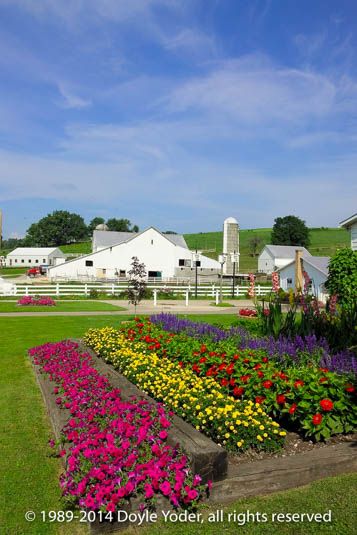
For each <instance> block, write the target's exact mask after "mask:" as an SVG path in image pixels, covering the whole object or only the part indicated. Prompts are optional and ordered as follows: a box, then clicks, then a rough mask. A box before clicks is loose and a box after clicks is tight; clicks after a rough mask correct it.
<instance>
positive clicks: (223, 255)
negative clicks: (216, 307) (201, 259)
mask: <svg viewBox="0 0 357 535" xmlns="http://www.w3.org/2000/svg"><path fill="white" fill-rule="evenodd" d="M226 258H227V257H226V255H225V254H220V255H219V257H218V262H219V263H220V264H221V280H220V281H219V303H220V304H221V303H222V284H223V265H224V264H225V263H226Z"/></svg>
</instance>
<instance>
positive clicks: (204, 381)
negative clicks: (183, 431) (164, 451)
mask: <svg viewBox="0 0 357 535" xmlns="http://www.w3.org/2000/svg"><path fill="white" fill-rule="evenodd" d="M140 325H144V324H141V323H139V322H134V323H133V324H132V323H130V324H128V327H125V328H124V329H125V332H124V331H123V332H120V331H118V330H115V329H113V328H109V327H107V328H103V329H91V330H89V331H88V332H87V333H86V335H85V337H84V341H85V343H86V344H87V345H89V346H90V347H91V348H93V349H94V351H96V352H97V353H98V354H99V355H101V356H102V357H103V358H104V359H105V360H106V361H107V362H110V363H111V364H113V365H114V366H115V367H116V368H117V369H119V370H120V372H121V373H123V375H125V376H126V377H127V378H128V379H129V380H130V381H132V382H133V383H134V384H136V385H137V386H138V387H139V388H141V389H142V390H143V391H144V392H146V393H148V394H150V395H152V396H153V397H155V399H157V400H159V401H163V402H164V403H165V405H166V406H167V407H169V408H170V409H172V410H174V412H175V413H176V414H177V415H179V416H181V417H182V418H184V419H185V420H186V421H188V422H190V423H192V424H193V425H194V426H195V427H196V429H199V430H200V431H202V432H204V433H205V434H206V435H208V436H209V437H211V438H212V439H213V440H215V441H216V442H218V443H220V444H222V445H224V446H225V447H226V448H227V449H230V450H233V451H238V450H245V449H247V448H249V447H251V446H254V447H256V448H258V449H264V450H268V451H275V450H277V449H279V448H280V447H281V446H282V443H283V437H284V436H285V435H286V433H285V431H282V430H281V429H280V428H279V424H277V423H276V422H274V421H273V420H272V419H271V418H270V417H268V416H267V415H266V414H265V413H264V411H263V410H262V408H261V407H260V406H259V405H258V404H256V403H254V402H253V401H250V400H249V401H244V402H243V401H240V400H238V399H235V398H234V397H233V396H231V395H230V394H229V393H228V392H227V389H226V388H223V387H222V386H221V385H220V384H218V383H217V382H216V381H215V379H214V378H213V377H207V376H202V377H198V376H197V374H196V373H195V371H194V370H192V369H189V368H183V367H182V362H177V361H174V360H170V359H168V358H165V356H164V355H163V354H162V352H161V351H160V349H161V346H160V342H159V341H155V342H153V341H151V342H149V341H148V340H146V341H145V340H139V339H136V331H135V327H136V328H138V329H139V330H140V329H141V327H140ZM133 327H134V328H133Z"/></svg>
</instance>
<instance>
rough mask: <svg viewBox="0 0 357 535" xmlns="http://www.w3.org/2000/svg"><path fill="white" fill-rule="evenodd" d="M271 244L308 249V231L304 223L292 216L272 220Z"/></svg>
mask: <svg viewBox="0 0 357 535" xmlns="http://www.w3.org/2000/svg"><path fill="white" fill-rule="evenodd" d="M271 243H272V244H273V245H301V246H302V247H308V246H309V244H310V238H309V229H308V228H307V226H306V225H305V221H303V220H302V219H300V218H299V217H296V216H294V215H287V216H285V217H277V218H276V219H275V220H274V226H273V231H272V233H271Z"/></svg>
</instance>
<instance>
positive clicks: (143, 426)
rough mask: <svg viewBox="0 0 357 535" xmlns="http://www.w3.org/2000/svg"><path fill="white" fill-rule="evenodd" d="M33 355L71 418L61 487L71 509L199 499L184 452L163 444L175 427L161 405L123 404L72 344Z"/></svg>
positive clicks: (46, 348)
mask: <svg viewBox="0 0 357 535" xmlns="http://www.w3.org/2000/svg"><path fill="white" fill-rule="evenodd" d="M29 354H30V356H31V357H32V358H33V360H34V363H35V364H36V365H37V366H39V367H40V371H41V373H44V374H46V375H47V376H48V378H49V379H50V381H52V382H53V383H54V384H55V385H56V386H55V388H54V393H55V394H56V396H57V398H56V403H57V405H58V406H59V407H63V408H65V409H67V410H68V411H69V412H70V415H71V418H70V419H69V421H68V423H67V424H66V425H65V427H64V428H63V431H62V436H61V444H62V449H61V451H60V455H61V456H63V457H65V459H66V469H65V473H64V474H63V475H62V476H61V487H62V492H63V495H64V496H65V498H66V499H67V501H68V502H69V503H70V504H76V505H79V506H80V507H86V508H88V509H90V510H95V511H96V510H97V511H102V512H108V513H112V512H114V511H115V510H117V509H120V508H121V506H123V505H125V504H126V503H127V500H128V499H129V498H131V497H133V496H136V495H139V496H140V497H142V504H141V506H140V507H141V508H145V507H151V506H153V505H154V501H155V496H157V495H158V494H161V495H163V496H165V497H167V498H168V499H169V500H170V502H171V503H172V505H173V506H175V507H179V506H185V507H187V506H192V505H194V504H195V503H196V502H197V500H198V499H199V498H200V497H201V496H202V493H203V491H204V487H203V486H202V485H200V482H201V478H200V477H199V476H198V475H195V476H194V477H192V474H191V473H190V470H189V461H188V459H187V457H186V456H185V455H184V454H183V453H182V452H180V451H179V450H178V449H177V448H172V447H171V446H168V445H167V444H165V441H166V438H167V429H168V428H169V427H170V426H171V422H170V415H169V414H167V412H166V411H165V409H164V408H163V407H162V406H160V405H155V406H153V405H152V404H149V403H148V402H146V401H143V400H139V401H136V400H134V399H133V400H132V401H131V402H124V401H123V400H122V399H121V397H120V391H119V390H118V389H113V388H112V387H111V385H110V383H109V381H108V379H107V378H106V377H104V376H103V375H100V374H99V373H98V372H97V371H96V370H95V369H94V368H93V367H92V366H91V357H90V356H89V355H88V354H86V353H80V352H79V351H78V345H77V344H75V343H73V342H69V341H65V342H59V343H55V344H46V345H43V346H39V347H36V348H33V349H31V350H30V351H29ZM51 445H52V446H54V445H55V443H54V441H51ZM106 518H107V517H106ZM109 519H110V518H109Z"/></svg>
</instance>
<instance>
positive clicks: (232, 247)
mask: <svg viewBox="0 0 357 535" xmlns="http://www.w3.org/2000/svg"><path fill="white" fill-rule="evenodd" d="M234 253H235V255H236V263H235V268H234V272H235V274H237V273H239V225H238V221H237V220H236V219H235V218H234V217H227V219H225V221H224V223H223V254H224V255H226V262H225V264H224V265H223V273H224V274H225V275H232V274H233V258H232V255H233V254H234Z"/></svg>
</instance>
